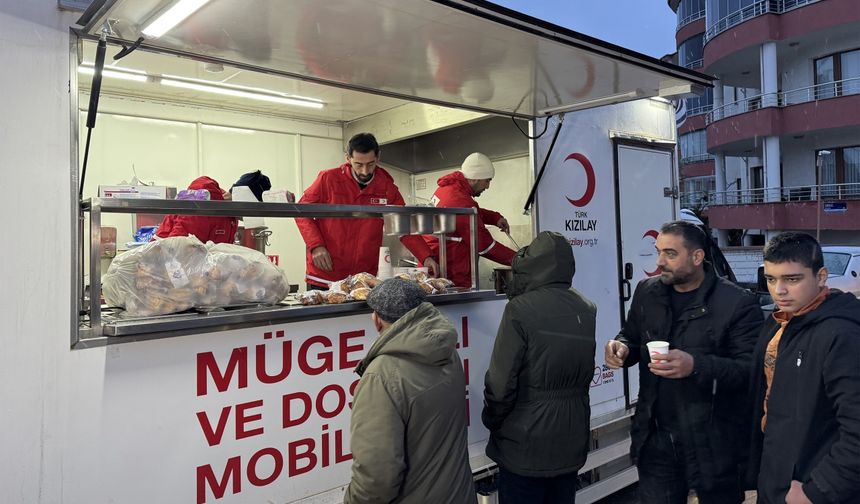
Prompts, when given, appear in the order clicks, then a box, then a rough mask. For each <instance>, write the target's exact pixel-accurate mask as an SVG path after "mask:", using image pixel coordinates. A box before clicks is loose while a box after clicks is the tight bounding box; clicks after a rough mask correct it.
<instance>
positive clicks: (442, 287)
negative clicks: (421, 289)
mask: <svg viewBox="0 0 860 504" xmlns="http://www.w3.org/2000/svg"><path fill="white" fill-rule="evenodd" d="M426 282H427V283H429V284H430V285H432V286H433V290H434V291H435V292H436V293H442V292H446V291H447V290H448V287H451V286H452V285H454V282H452V281H450V280H448V279H447V278H428V279H427V280H426Z"/></svg>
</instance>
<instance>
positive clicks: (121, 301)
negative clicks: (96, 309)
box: [102, 236, 289, 316]
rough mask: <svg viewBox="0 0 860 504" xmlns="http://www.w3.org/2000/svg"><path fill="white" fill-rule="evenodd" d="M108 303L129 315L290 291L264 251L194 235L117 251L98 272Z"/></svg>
mask: <svg viewBox="0 0 860 504" xmlns="http://www.w3.org/2000/svg"><path fill="white" fill-rule="evenodd" d="M102 292H103V295H104V298H105V301H106V302H107V303H108V304H109V305H110V306H116V307H120V308H124V309H125V311H126V313H127V314H128V315H131V316H154V315H166V314H170V313H177V312H181V311H185V310H188V309H191V308H213V307H226V306H233V305H245V304H275V303H277V302H278V301H280V300H282V299H283V298H284V297H285V296H286V295H287V293H288V292H289V284H288V283H287V279H286V277H285V276H284V273H283V272H282V271H281V270H280V269H279V268H278V267H277V266H275V265H274V264H272V263H271V262H269V260H268V259H267V258H266V256H265V255H263V254H261V253H260V252H257V251H256V250H252V249H249V248H245V247H240V246H238V245H232V244H217V245H215V244H212V243H211V242H210V243H208V244H207V245H204V244H203V243H201V242H200V240H198V239H197V238H196V237H194V236H187V237H184V236H183V237H179V236H177V237H172V238H166V239H163V240H158V241H154V242H150V243H147V244H146V245H143V246H141V247H139V248H136V249H133V250H130V251H128V252H126V253H124V254H121V255H119V256H117V257H116V258H115V259H114V260H113V261H112V262H111V265H110V268H109V269H108V271H107V273H106V274H105V275H104V276H103V277H102Z"/></svg>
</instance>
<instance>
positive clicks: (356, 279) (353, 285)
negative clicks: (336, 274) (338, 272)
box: [347, 273, 379, 292]
mask: <svg viewBox="0 0 860 504" xmlns="http://www.w3.org/2000/svg"><path fill="white" fill-rule="evenodd" d="M347 283H348V284H349V290H350V292H352V291H354V290H355V289H361V288H368V289H372V288H374V287H376V286H377V285H379V279H378V278H376V277H375V276H373V275H371V274H370V273H356V274H355V275H352V276H350V277H349V278H347Z"/></svg>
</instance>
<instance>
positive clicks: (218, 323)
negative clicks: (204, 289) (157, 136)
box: [71, 198, 497, 348]
mask: <svg viewBox="0 0 860 504" xmlns="http://www.w3.org/2000/svg"><path fill="white" fill-rule="evenodd" d="M80 210H81V212H80V225H81V226H82V227H83V224H84V214H85V213H89V214H90V223H89V224H90V225H89V231H90V236H89V238H90V240H89V241H90V251H89V257H88V259H89V264H88V266H89V268H88V271H89V278H90V285H89V288H86V286H85V285H84V281H83V274H82V272H79V276H80V278H79V282H78V285H80V286H81V289H80V295H79V296H78V299H77V303H78V313H80V314H81V317H80V321H79V322H80V323H79V325H78V327H77V330H76V331H73V333H72V341H71V344H72V347H73V348H88V347H94V346H103V345H107V344H112V343H120V342H128V341H140V340H148V339H157V338H166V337H172V336H180V335H183V334H191V333H201V332H213V331H220V330H225V329H236V328H241V327H249V326H258V325H267V324H274V323H280V322H285V321H296V320H308V319H321V318H328V317H336V316H340V315H345V314H350V315H351V314H355V313H361V312H369V309H368V307H367V304H366V303H364V302H355V301H353V302H347V303H343V304H333V305H315V306H303V305H301V304H300V303H298V302H297V301H296V300H295V299H293V298H290V297H288V298H286V299H285V300H284V301H282V302H280V303H279V304H277V305H275V306H263V305H260V306H248V307H240V308H225V309H216V310H212V311H197V312H185V313H178V314H173V315H162V316H155V317H138V318H130V317H126V316H124V313H123V311H122V310H120V309H113V308H105V307H102V306H100V303H98V302H95V303H92V302H90V301H89V300H99V299H100V296H101V276H102V271H101V261H100V257H99V256H100V254H99V246H100V241H101V214H102V213H159V214H183V215H207V216H228V217H287V218H296V217H301V218H368V217H383V216H387V215H469V217H470V232H471V237H472V239H471V244H470V245H471V256H472V286H473V288H472V289H463V290H460V291H459V292H451V293H446V294H435V295H432V296H431V297H430V300H431V301H432V302H433V303H434V304H450V303H458V302H470V301H480V300H489V299H496V298H497V294H496V293H495V292H494V291H490V290H484V291H479V290H477V289H476V288H475V286H476V282H475V275H476V272H477V268H478V264H477V263H478V255H477V253H476V251H477V237H476V235H477V233H476V225H477V219H476V215H477V212H476V210H475V209H474V208H434V207H407V206H360V205H316V204H314V205H304V204H297V203H256V202H233V201H229V202H228V201H190V200H147V199H101V198H92V199H90V200H84V201H82V202H81V207H80ZM434 234H435V235H437V236H438V237H439V241H440V256H441V257H440V264H441V265H442V271H443V272H444V271H445V265H446V262H447V261H446V259H447V258H446V257H444V256H445V249H446V248H445V235H446V233H442V232H440V233H434ZM81 236H83V233H81ZM83 245H84V244H83V240H81V243H80V244H79V247H80V250H81V256H82V257H83Z"/></svg>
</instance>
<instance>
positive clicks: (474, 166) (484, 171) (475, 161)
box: [460, 152, 496, 180]
mask: <svg viewBox="0 0 860 504" xmlns="http://www.w3.org/2000/svg"><path fill="white" fill-rule="evenodd" d="M460 171H461V172H463V176H464V177H466V178H467V179H472V180H485V179H491V178H493V177H494V176H495V175H496V170H495V168H493V162H492V161H490V158H488V157H487V156H485V155H483V154H481V153H480V152H473V153H471V154H469V155H468V156H466V159H465V160H463V164H462V165H460Z"/></svg>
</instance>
